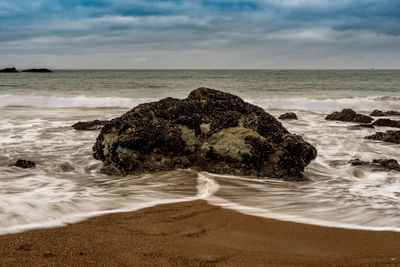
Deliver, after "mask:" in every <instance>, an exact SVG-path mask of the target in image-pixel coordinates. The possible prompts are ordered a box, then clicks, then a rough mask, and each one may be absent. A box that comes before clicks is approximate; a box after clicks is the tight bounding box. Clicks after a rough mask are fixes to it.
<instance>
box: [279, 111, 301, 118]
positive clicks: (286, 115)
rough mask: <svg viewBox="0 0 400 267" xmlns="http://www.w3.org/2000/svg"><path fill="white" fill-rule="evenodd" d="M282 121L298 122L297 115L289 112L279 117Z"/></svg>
mask: <svg viewBox="0 0 400 267" xmlns="http://www.w3.org/2000/svg"><path fill="white" fill-rule="evenodd" d="M279 119H280V120H297V115H296V113H293V112H288V113H284V114H282V115H280V116H279Z"/></svg>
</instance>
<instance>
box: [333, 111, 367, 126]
mask: <svg viewBox="0 0 400 267" xmlns="http://www.w3.org/2000/svg"><path fill="white" fill-rule="evenodd" d="M325 120H334V121H346V122H362V123H370V122H371V121H373V120H374V119H373V118H371V117H370V116H367V115H363V114H358V113H356V112H355V111H354V110H352V109H343V110H342V111H341V112H337V111H336V112H333V113H332V114H329V115H328V116H326V117H325Z"/></svg>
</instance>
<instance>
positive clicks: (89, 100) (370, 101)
mask: <svg viewBox="0 0 400 267" xmlns="http://www.w3.org/2000/svg"><path fill="white" fill-rule="evenodd" d="M157 100H158V99H157V98H122V97H88V96H85V95H80V96H74V97H62V96H41V95H10V94H8V95H0V107H38V108H68V107H88V108H96V107H122V108H133V107H135V106H137V105H138V104H141V103H147V102H152V101H157ZM245 100H246V101H248V102H250V103H252V104H255V105H258V106H261V107H263V108H265V109H285V110H308V111H326V112H328V111H335V110H341V109H343V108H352V109H355V110H358V111H372V110H374V109H382V110H400V98H398V97H393V96H372V97H364V98H363V97H355V98H338V99H335V98H325V99H323V98H318V99H317V98H315V99H312V98H303V97H301V98H268V99H267V98H261V99H256V100H254V99H245Z"/></svg>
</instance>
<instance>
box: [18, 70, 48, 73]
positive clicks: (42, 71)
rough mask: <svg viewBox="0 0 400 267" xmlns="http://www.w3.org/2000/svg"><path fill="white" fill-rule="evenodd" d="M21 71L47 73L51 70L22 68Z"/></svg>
mask: <svg viewBox="0 0 400 267" xmlns="http://www.w3.org/2000/svg"><path fill="white" fill-rule="evenodd" d="M22 72H34V73H48V72H53V71H52V70H49V69H27V70H23V71H22Z"/></svg>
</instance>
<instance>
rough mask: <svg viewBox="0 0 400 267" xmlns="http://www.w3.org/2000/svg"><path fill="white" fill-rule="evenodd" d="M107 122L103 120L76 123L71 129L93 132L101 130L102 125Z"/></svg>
mask: <svg viewBox="0 0 400 267" xmlns="http://www.w3.org/2000/svg"><path fill="white" fill-rule="evenodd" d="M107 122H108V121H103V120H94V121H78V122H77V123H75V124H74V125H72V128H74V129H75V130H79V131H93V130H99V129H101V128H103V125H104V124H106V123H107Z"/></svg>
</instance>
